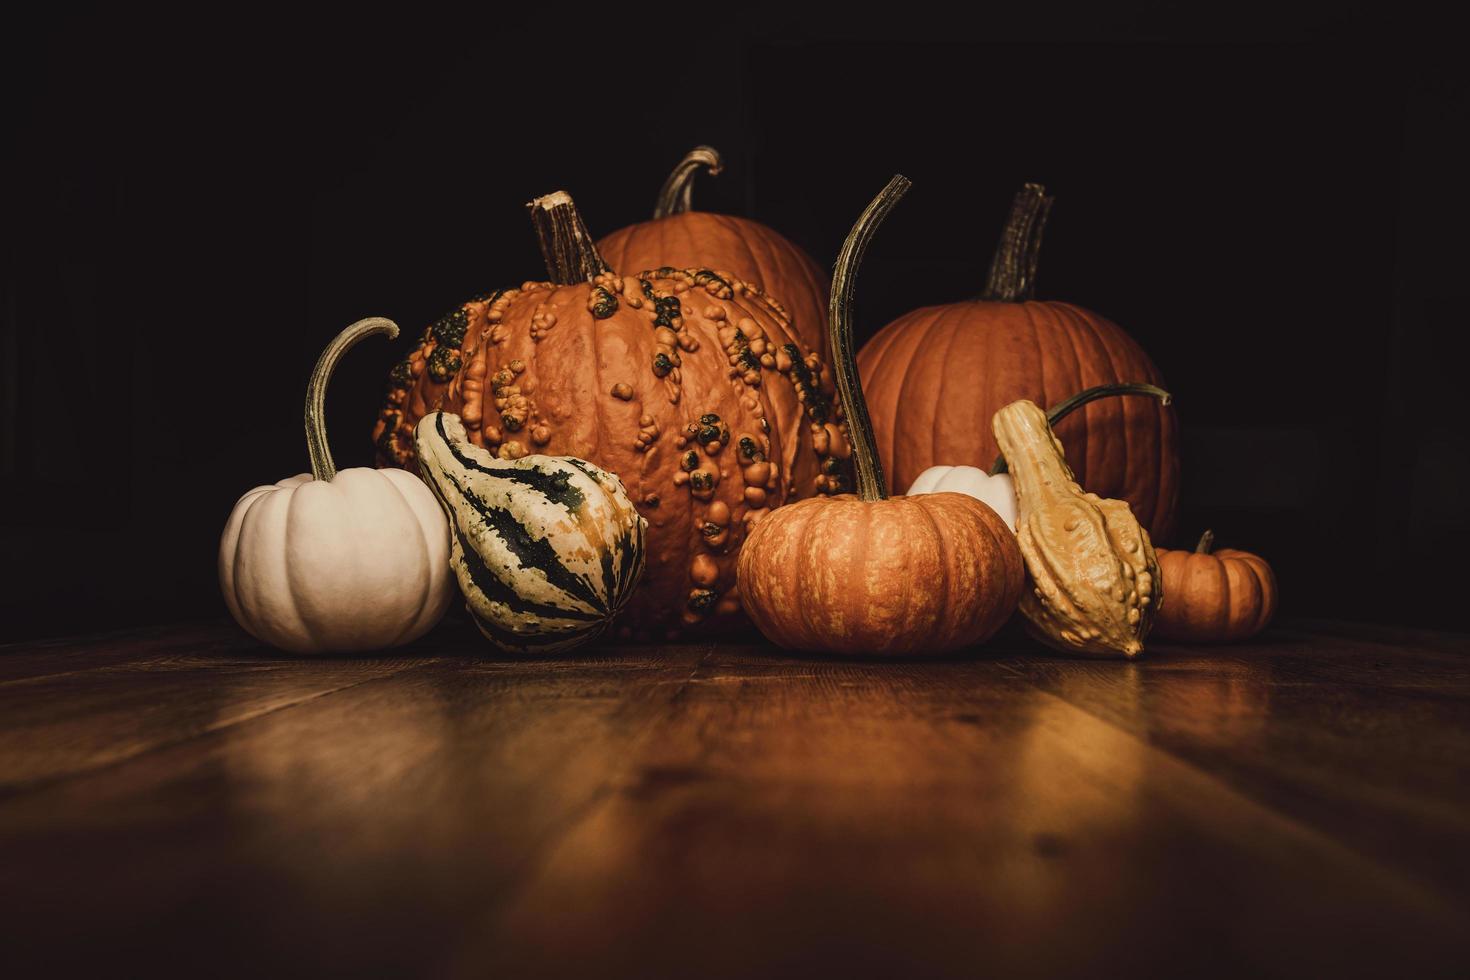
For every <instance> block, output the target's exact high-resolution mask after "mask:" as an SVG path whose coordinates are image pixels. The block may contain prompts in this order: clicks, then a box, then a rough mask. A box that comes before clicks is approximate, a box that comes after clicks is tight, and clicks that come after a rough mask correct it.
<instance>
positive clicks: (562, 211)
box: [526, 191, 609, 286]
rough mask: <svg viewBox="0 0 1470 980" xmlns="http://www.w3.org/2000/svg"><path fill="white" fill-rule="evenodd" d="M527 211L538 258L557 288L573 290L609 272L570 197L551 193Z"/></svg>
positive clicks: (530, 206) (559, 192) (559, 193)
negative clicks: (536, 244) (570, 288)
mask: <svg viewBox="0 0 1470 980" xmlns="http://www.w3.org/2000/svg"><path fill="white" fill-rule="evenodd" d="M526 207H527V208H528V209H530V212H531V223H532V224H533V225H535V226H536V241H537V242H538V243H540V245H541V257H542V258H543V259H545V260H546V276H547V278H549V279H550V280H551V281H552V282H554V283H555V284H556V285H558V286H575V285H577V284H578V283H583V282H591V281H592V280H593V279H595V278H597V277H598V276H599V275H601V274H602V273H604V272H607V271H609V270H608V267H607V263H606V262H604V261H602V256H601V255H599V254H598V253H597V245H596V244H595V243H594V242H593V241H592V233H591V232H589V231H588V230H587V225H586V223H585V222H584V221H583V220H582V215H581V214H580V213H579V212H578V211H577V205H576V204H574V203H572V196H571V195H570V194H568V193H567V192H566V191H554V192H553V193H551V194H547V195H546V196H545V197H538V198H536V200H534V201H532V202H531V203H530V204H527V205H526Z"/></svg>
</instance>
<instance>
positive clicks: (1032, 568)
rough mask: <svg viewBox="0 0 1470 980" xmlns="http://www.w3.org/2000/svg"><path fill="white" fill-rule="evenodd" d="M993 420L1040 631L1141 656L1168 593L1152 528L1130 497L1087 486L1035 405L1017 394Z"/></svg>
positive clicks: (1051, 642)
mask: <svg viewBox="0 0 1470 980" xmlns="http://www.w3.org/2000/svg"><path fill="white" fill-rule="evenodd" d="M991 425H992V428H993V429H994V431H995V437H996V440H997V441H998V442H999V444H1000V449H1001V452H1002V453H1003V454H1004V455H1005V459H1006V464H1007V466H1008V467H1009V468H1010V472H1011V476H1012V478H1013V479H1014V480H1015V483H1016V497H1017V517H1016V536H1017V538H1018V539H1019V542H1020V545H1021V554H1022V556H1023V557H1024V558H1025V560H1026V570H1027V571H1028V572H1029V573H1030V575H1031V579H1032V582H1031V585H1032V588H1031V589H1030V590H1029V591H1026V592H1023V593H1022V594H1021V612H1022V613H1023V614H1024V615H1025V616H1026V619H1027V620H1028V621H1029V624H1028V625H1029V628H1030V631H1031V633H1032V634H1033V635H1034V636H1036V637H1037V638H1038V639H1039V640H1041V641H1042V642H1043V643H1046V644H1047V645H1048V646H1052V647H1056V648H1057V649H1059V650H1063V651H1066V652H1068V653H1077V654H1085V655H1089V656H1098V657H1117V656H1122V657H1136V656H1137V655H1138V654H1140V653H1142V652H1143V640H1144V637H1146V636H1147V635H1148V630H1149V626H1150V625H1152V623H1153V614H1154V611H1155V610H1156V609H1157V608H1158V604H1159V600H1160V598H1161V586H1160V576H1159V564H1158V559H1157V557H1156V556H1155V555H1154V548H1153V544H1152V543H1151V542H1150V541H1149V538H1148V532H1147V531H1145V530H1144V529H1143V527H1142V526H1141V525H1140V524H1139V523H1138V520H1137V518H1135V517H1134V516H1133V512H1132V510H1130V509H1129V507H1128V504H1127V503H1126V502H1124V501H1122V500H1106V499H1104V498H1102V497H1099V496H1098V495H1097V494H1095V493H1087V492H1086V491H1084V490H1083V489H1082V488H1081V487H1080V486H1078V485H1077V482H1076V480H1075V479H1074V478H1073V476H1072V470H1071V469H1070V468H1069V467H1068V466H1067V461H1066V458H1065V457H1064V456H1063V454H1062V444H1061V442H1059V441H1058V440H1057V437H1056V435H1055V434H1053V432H1052V431H1051V427H1050V426H1049V425H1047V421H1046V413H1045V412H1043V411H1042V410H1041V409H1040V408H1038V407H1037V406H1036V405H1035V404H1033V403H1032V402H1029V401H1026V400H1024V399H1023V400H1021V401H1018V402H1012V403H1011V404H1009V405H1007V406H1005V407H1004V408H1002V409H1001V410H1000V411H998V412H996V413H995V416H994V418H993V419H992V422H991Z"/></svg>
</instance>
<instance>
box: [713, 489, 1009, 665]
mask: <svg viewBox="0 0 1470 980" xmlns="http://www.w3.org/2000/svg"><path fill="white" fill-rule="evenodd" d="M1024 580H1025V567H1024V565H1023V563H1022V559H1021V550H1020V547H1019V546H1018V545H1017V544H1016V536H1015V534H1013V533H1012V532H1011V530H1010V528H1008V527H1006V525H1005V522H1004V521H1002V520H1001V518H1000V516H999V515H997V514H996V513H995V511H993V510H991V509H990V507H988V506H987V505H985V504H984V503H981V502H980V501H978V500H976V499H974V498H973V497H970V496H968V495H965V494H959V493H935V494H924V495H923V496H918V497H890V498H888V499H886V500H874V501H864V500H861V499H859V498H858V497H855V496H841V497H831V498H825V499H813V500H803V501H801V502H800V503H796V504H792V505H790V506H787V507H783V508H781V509H780V510H777V511H773V512H771V513H769V514H767V515H765V516H764V517H762V518H761V519H760V521H759V523H757V524H756V525H755V526H754V527H753V528H752V529H751V532H750V537H749V538H748V539H747V541H746V546H745V548H744V549H743V550H742V551H741V553H740V561H739V581H740V592H741V596H742V597H743V599H744V601H745V607H746V609H747V611H748V612H749V615H750V617H751V619H753V620H754V621H755V623H756V625H757V626H758V627H759V628H760V630H761V632H762V633H764V634H765V635H766V637H767V638H768V639H770V640H771V641H772V642H774V643H777V644H779V645H780V646H783V647H786V648H787V649H791V650H802V651H815V652H823V653H835V654H839V655H842V656H863V655H877V656H915V655H919V656H922V655H926V654H929V655H932V654H935V653H941V652H946V651H951V650H957V649H960V648H963V647H967V646H971V645H973V644H976V643H980V642H982V641H984V640H986V639H988V638H989V637H990V636H992V635H993V634H994V633H995V632H996V630H998V629H1000V627H1001V626H1002V625H1004V624H1005V622H1006V620H1007V619H1009V618H1010V616H1011V614H1012V613H1013V612H1015V609H1016V604H1017V602H1019V601H1020V597H1021V588H1022V585H1023V583H1024Z"/></svg>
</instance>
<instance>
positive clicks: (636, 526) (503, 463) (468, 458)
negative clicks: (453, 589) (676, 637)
mask: <svg viewBox="0 0 1470 980" xmlns="http://www.w3.org/2000/svg"><path fill="white" fill-rule="evenodd" d="M413 438H414V448H415V450H416V451H417V455H418V461H419V470H420V471H421V472H422V473H423V477H424V482H426V483H427V484H428V485H429V487H430V488H432V490H433V491H434V494H435V496H437V497H438V498H439V502H440V504H442V505H443V507H444V511H445V513H446V514H448V515H449V521H450V531H451V534H452V541H451V555H452V558H451V562H450V563H451V565H452V567H453V569H454V574H455V577H456V578H458V579H459V587H460V590H461V591H463V592H464V595H465V605H466V608H468V609H469V612H470V615H471V616H472V617H473V618H474V620H475V624H476V625H477V626H479V628H480V632H481V633H483V634H485V637H486V638H487V639H488V640H490V642H492V643H494V644H495V645H496V646H497V647H499V648H500V649H501V650H504V651H506V652H508V653H536V654H544V653H551V652H553V651H558V650H567V649H570V648H572V647H574V646H577V645H579V644H582V643H586V642H587V641H588V640H591V639H593V638H594V637H596V636H597V635H598V634H600V633H601V632H602V631H603V630H604V629H606V628H607V626H608V624H610V623H611V622H612V621H613V619H614V618H615V617H616V616H617V614H618V612H619V611H620V610H621V609H622V608H623V606H624V605H625V604H626V603H627V601H628V599H629V597H630V596H632V594H633V589H634V588H635V587H636V586H637V585H638V580H639V578H640V577H641V576H642V575H643V563H644V537H645V535H646V533H647V530H648V522H647V521H645V520H644V519H643V518H642V517H641V516H640V515H639V514H638V511H637V509H636V508H635V507H634V506H633V501H631V500H630V499H628V493H627V491H626V490H625V489H624V488H623V483H622V481H621V480H619V479H618V478H617V476H615V475H614V474H612V473H609V472H607V471H606V470H604V469H601V468H600V467H597V466H594V465H593V464H591V463H589V462H587V461H586V460H585V459H577V458H576V457H573V456H541V455H531V456H522V457H520V458H519V459H500V458H498V457H497V456H495V455H494V454H492V453H491V452H489V451H488V450H486V449H483V448H481V447H479V446H476V445H475V444H474V443H472V442H470V441H469V439H468V438H467V437H466V435H465V427H464V423H463V422H462V421H461V420H460V418H459V416H458V415H453V414H449V413H445V412H431V413H429V414H428V415H426V416H424V417H423V418H422V419H420V420H419V423H418V425H417V426H416V427H415V429H414V436H413Z"/></svg>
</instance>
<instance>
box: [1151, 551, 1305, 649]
mask: <svg viewBox="0 0 1470 980" xmlns="http://www.w3.org/2000/svg"><path fill="white" fill-rule="evenodd" d="M1214 547H1215V533H1214V532H1213V531H1206V532H1205V533H1204V535H1203V536H1202V537H1201V538H1200V539H1199V544H1198V545H1197V546H1196V547H1195V549H1194V551H1166V550H1164V549H1163V548H1160V549H1158V555H1159V572H1160V575H1161V577H1162V578H1163V580H1164V600H1163V603H1162V604H1161V605H1160V606H1159V611H1158V617H1157V619H1155V621H1154V635H1155V636H1156V637H1159V638H1161V639H1165V640H1181V641H1183V642H1186V643H1233V642H1235V641H1236V640H1244V639H1246V638H1247V637H1251V636H1255V635H1256V634H1257V633H1259V632H1260V631H1261V630H1263V629H1265V628H1266V624H1267V623H1269V622H1270V621H1271V616H1272V615H1273V614H1274V613H1275V612H1276V575H1275V573H1273V572H1272V571H1271V566H1270V565H1268V564H1266V561H1265V559H1263V558H1261V557H1259V556H1258V555H1253V554H1251V553H1250V552H1248V551H1237V550H1235V549H1234V548H1223V549H1221V550H1220V551H1215V550H1214Z"/></svg>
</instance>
